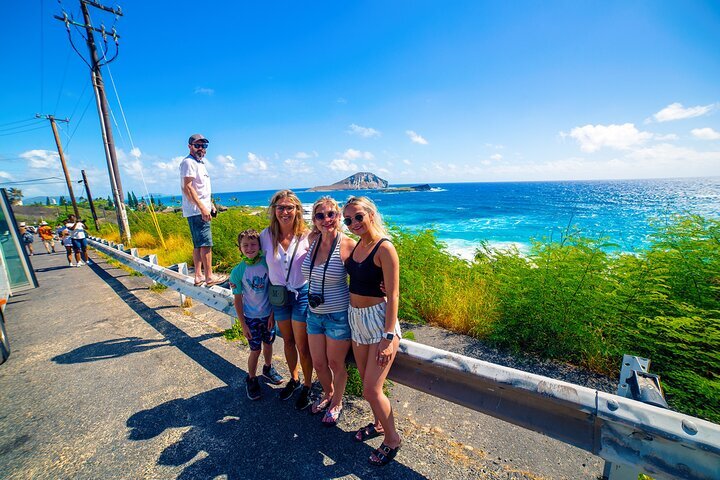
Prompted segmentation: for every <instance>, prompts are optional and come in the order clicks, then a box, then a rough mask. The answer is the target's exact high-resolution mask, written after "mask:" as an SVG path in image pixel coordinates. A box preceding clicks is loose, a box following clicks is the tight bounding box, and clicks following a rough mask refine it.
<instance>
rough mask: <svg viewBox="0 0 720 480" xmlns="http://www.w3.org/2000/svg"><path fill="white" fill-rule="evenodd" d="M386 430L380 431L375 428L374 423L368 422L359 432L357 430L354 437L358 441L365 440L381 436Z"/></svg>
mask: <svg viewBox="0 0 720 480" xmlns="http://www.w3.org/2000/svg"><path fill="white" fill-rule="evenodd" d="M384 434H385V432H378V431H377V429H376V428H375V424H374V423H372V422H371V423H368V424H367V426H365V427H362V428H360V429H359V430H358V431H357V432H355V436H354V437H353V439H354V440H355V441H356V442H364V441H365V440H370V439H371V438H375V437H379V436H380V435H384Z"/></svg>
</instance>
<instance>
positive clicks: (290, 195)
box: [267, 190, 308, 254]
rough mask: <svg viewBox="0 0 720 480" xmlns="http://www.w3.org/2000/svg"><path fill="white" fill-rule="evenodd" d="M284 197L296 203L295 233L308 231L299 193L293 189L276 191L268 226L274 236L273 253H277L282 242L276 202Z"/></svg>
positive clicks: (299, 233) (270, 208) (269, 212)
mask: <svg viewBox="0 0 720 480" xmlns="http://www.w3.org/2000/svg"><path fill="white" fill-rule="evenodd" d="M283 199H288V200H290V201H291V202H292V203H293V205H295V220H294V222H293V234H294V235H295V236H298V235H303V234H305V232H307V231H308V226H307V225H305V220H303V208H302V202H301V201H300V199H299V198H298V197H297V195H295V192H293V191H292V190H280V191H278V192H275V195H273V196H272V198H270V206H269V207H268V209H267V214H268V218H269V220H270V227H268V228H270V234H271V236H272V243H273V254H275V253H277V247H278V244H279V243H280V242H278V239H279V238H280V222H279V221H278V219H277V216H276V215H275V204H276V203H277V202H279V201H280V200H283Z"/></svg>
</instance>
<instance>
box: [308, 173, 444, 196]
mask: <svg viewBox="0 0 720 480" xmlns="http://www.w3.org/2000/svg"><path fill="white" fill-rule="evenodd" d="M388 185H389V184H388V181H387V180H384V179H382V178H380V177H378V176H377V175H375V174H374V173H370V172H358V173H356V174H354V175H350V176H349V177H347V178H345V179H343V180H340V181H339V182H335V183H333V184H332V185H321V186H316V187H312V188H309V189H308V190H307V191H308V192H331V191H336V190H383V191H386V192H413V191H428V190H430V185H427V184H424V185H416V186H414V187H388Z"/></svg>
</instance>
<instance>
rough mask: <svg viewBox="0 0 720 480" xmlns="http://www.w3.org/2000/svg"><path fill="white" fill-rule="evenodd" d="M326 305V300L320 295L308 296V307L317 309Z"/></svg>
mask: <svg viewBox="0 0 720 480" xmlns="http://www.w3.org/2000/svg"><path fill="white" fill-rule="evenodd" d="M323 303H325V299H324V298H323V296H322V295H320V294H319V293H311V294H309V295H308V305H310V307H312V308H317V307H319V306H320V305H322V304H323Z"/></svg>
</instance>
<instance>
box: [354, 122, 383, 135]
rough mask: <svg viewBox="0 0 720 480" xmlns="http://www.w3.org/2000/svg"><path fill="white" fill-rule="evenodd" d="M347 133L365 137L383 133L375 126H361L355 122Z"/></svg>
mask: <svg viewBox="0 0 720 480" xmlns="http://www.w3.org/2000/svg"><path fill="white" fill-rule="evenodd" d="M347 133H350V134H353V135H359V136H361V137H363V138H372V137H379V136H380V135H381V134H380V132H379V131H377V130H375V129H374V128H370V127H361V126H360V125H355V124H354V123H353V124H351V125H350V130H348V131H347Z"/></svg>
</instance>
